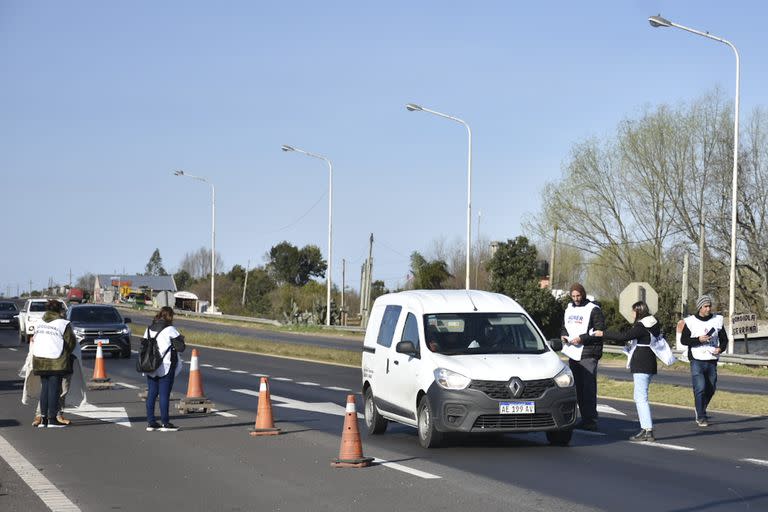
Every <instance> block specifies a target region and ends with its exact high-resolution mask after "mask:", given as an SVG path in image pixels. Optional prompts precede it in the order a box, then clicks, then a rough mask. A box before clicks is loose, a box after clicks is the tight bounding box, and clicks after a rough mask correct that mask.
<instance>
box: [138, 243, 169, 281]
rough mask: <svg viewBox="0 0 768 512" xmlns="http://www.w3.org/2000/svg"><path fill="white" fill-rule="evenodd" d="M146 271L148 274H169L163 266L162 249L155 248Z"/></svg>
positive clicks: (145, 268)
mask: <svg viewBox="0 0 768 512" xmlns="http://www.w3.org/2000/svg"><path fill="white" fill-rule="evenodd" d="M144 273H145V274H146V275H148V276H167V275H168V272H166V271H165V268H164V267H163V258H162V257H161V256H160V249H155V252H153V253H152V256H150V257H149V261H148V262H147V265H146V266H145V267H144Z"/></svg>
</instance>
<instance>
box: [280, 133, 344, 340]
mask: <svg viewBox="0 0 768 512" xmlns="http://www.w3.org/2000/svg"><path fill="white" fill-rule="evenodd" d="M282 150H283V151H286V152H290V151H294V152H296V153H302V154H305V155H307V156H311V157H312V158H318V159H320V160H325V163H327V164H328V274H327V276H326V279H325V283H326V288H327V290H326V292H325V293H326V294H325V325H331V273H332V272H333V164H331V161H330V160H329V159H328V158H326V157H324V156H322V155H316V154H314V153H310V152H309V151H304V150H303V149H299V148H295V147H293V146H288V145H286V144H283V146H282Z"/></svg>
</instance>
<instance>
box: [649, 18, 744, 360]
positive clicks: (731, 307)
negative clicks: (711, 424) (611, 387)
mask: <svg viewBox="0 0 768 512" xmlns="http://www.w3.org/2000/svg"><path fill="white" fill-rule="evenodd" d="M648 22H649V23H650V24H651V26H652V27H654V28H656V27H675V28H679V29H681V30H685V31H686V32H691V33H692V34H696V35H699V36H704V37H706V38H709V39H713V40H715V41H718V42H720V43H723V44H727V45H728V46H730V47H731V49H732V50H733V53H734V54H735V55H736V101H735V103H734V106H733V110H734V112H733V118H734V121H733V184H732V185H731V271H730V280H729V285H728V334H729V338H728V353H729V354H733V346H734V341H733V315H734V314H736V311H735V309H736V212H737V200H738V197H737V189H738V183H739V182H738V171H739V167H738V163H739V51H738V50H737V49H736V47H735V46H734V45H733V43H731V42H730V41H727V40H725V39H723V38H721V37H717V36H713V35H712V34H710V33H708V32H701V31H700V30H696V29H692V28H689V27H685V26H683V25H678V24H677V23H673V22H671V21H669V20H668V19H665V18H662V17H661V15H658V16H650V17H649V18H648Z"/></svg>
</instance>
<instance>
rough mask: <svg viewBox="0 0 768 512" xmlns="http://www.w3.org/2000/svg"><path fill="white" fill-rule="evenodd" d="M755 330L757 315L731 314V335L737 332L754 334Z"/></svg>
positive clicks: (737, 333)
mask: <svg viewBox="0 0 768 512" xmlns="http://www.w3.org/2000/svg"><path fill="white" fill-rule="evenodd" d="M756 332H757V315H755V314H754V313H747V314H743V315H733V332H732V333H731V336H736V335H739V334H744V335H747V334H754V333H756Z"/></svg>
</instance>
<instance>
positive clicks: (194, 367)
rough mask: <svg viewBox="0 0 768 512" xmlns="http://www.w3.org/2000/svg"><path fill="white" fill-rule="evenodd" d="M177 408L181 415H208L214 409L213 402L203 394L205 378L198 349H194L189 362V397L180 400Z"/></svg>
mask: <svg viewBox="0 0 768 512" xmlns="http://www.w3.org/2000/svg"><path fill="white" fill-rule="evenodd" d="M176 408H177V409H178V410H179V411H180V412H181V414H186V413H188V412H202V413H207V412H209V411H210V410H211V409H213V402H211V401H210V400H208V399H207V398H206V397H205V394H204V393H203V378H202V376H201V375H200V361H199V357H198V354H197V349H196V348H193V349H192V360H191V361H190V362H189V384H188V385H187V397H186V398H182V399H181V400H179V403H178V405H177V406H176Z"/></svg>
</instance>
